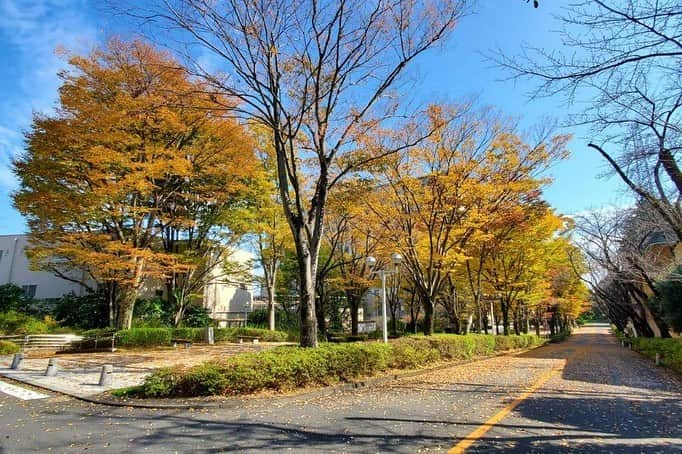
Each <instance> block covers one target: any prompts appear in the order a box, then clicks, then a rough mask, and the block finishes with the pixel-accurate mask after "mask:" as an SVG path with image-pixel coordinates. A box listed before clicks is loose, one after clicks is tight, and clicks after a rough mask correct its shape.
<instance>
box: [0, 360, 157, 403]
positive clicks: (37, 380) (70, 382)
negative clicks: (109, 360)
mask: <svg viewBox="0 0 682 454" xmlns="http://www.w3.org/2000/svg"><path fill="white" fill-rule="evenodd" d="M58 360H59V372H58V373H57V375H56V376H54V377H46V376H45V370H46V369H47V363H48V361H49V359H48V358H28V359H24V361H23V367H22V369H21V370H12V369H10V365H11V363H12V355H6V356H0V377H7V378H10V379H12V380H16V381H20V382H23V383H27V384H29V385H33V386H37V387H40V388H45V389H49V390H52V391H57V392H60V393H63V394H67V395H69V396H73V397H79V398H88V397H91V396H95V395H97V394H101V393H102V392H104V391H108V390H110V389H116V388H124V387H127V386H135V385H139V384H141V383H142V382H143V381H144V379H145V377H146V376H147V375H149V374H150V373H151V372H152V371H153V369H152V368H141V367H135V366H132V365H127V366H126V365H114V372H113V374H112V380H111V384H110V385H109V386H99V384H98V383H99V377H100V372H101V368H102V366H103V365H104V364H105V363H102V364H97V363H94V362H76V361H70V360H69V359H67V358H63V357H58Z"/></svg>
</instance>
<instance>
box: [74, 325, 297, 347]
mask: <svg viewBox="0 0 682 454" xmlns="http://www.w3.org/2000/svg"><path fill="white" fill-rule="evenodd" d="M107 333H109V334H110V333H111V331H108V332H107V331H105V330H91V331H88V332H85V333H84V334H85V335H106V334H107ZM204 333H205V328H131V329H127V330H122V331H118V332H117V333H116V345H119V346H121V347H148V346H154V345H169V344H170V342H171V339H189V340H191V341H192V342H197V343H198V342H204V336H205V334H204ZM213 336H214V339H215V341H216V342H234V341H236V340H237V338H238V337H239V336H258V337H260V338H261V340H262V341H263V342H286V340H287V338H288V335H287V333H284V332H281V331H269V330H263V329H255V328H214V330H213Z"/></svg>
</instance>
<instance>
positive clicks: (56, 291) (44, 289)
mask: <svg viewBox="0 0 682 454" xmlns="http://www.w3.org/2000/svg"><path fill="white" fill-rule="evenodd" d="M27 245H28V235H0V285H4V284H14V285H17V286H19V287H21V288H22V289H23V290H24V293H25V294H26V296H28V297H30V298H36V299H55V298H61V297H62V296H63V295H66V294H69V293H73V294H75V295H83V294H84V293H85V289H84V288H83V286H81V285H79V284H77V283H75V282H71V281H67V280H66V279H62V278H60V277H57V276H55V275H54V274H52V273H49V272H46V271H32V270H31V268H30V263H29V261H28V257H26V252H25V249H26V246H27Z"/></svg>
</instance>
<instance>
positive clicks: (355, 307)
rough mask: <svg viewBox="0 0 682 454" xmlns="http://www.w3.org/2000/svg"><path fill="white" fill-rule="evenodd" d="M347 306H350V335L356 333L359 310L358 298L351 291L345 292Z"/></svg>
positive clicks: (355, 334)
mask: <svg viewBox="0 0 682 454" xmlns="http://www.w3.org/2000/svg"><path fill="white" fill-rule="evenodd" d="M347 296H348V306H349V307H350V333H351V335H352V336H357V335H358V319H359V318H360V317H359V313H358V312H360V298H358V297H357V296H356V295H354V294H353V293H352V292H350V293H348V294H347Z"/></svg>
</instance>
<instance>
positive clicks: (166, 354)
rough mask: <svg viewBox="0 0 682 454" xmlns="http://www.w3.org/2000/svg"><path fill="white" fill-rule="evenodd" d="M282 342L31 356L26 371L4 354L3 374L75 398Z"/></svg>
mask: <svg viewBox="0 0 682 454" xmlns="http://www.w3.org/2000/svg"><path fill="white" fill-rule="evenodd" d="M278 345H282V344H281V343H268V342H261V343H259V344H227V343H225V344H216V345H213V346H208V345H194V346H192V347H191V348H189V349H185V348H182V347H178V348H175V349H171V348H165V349H148V350H130V351H117V352H98V353H77V354H60V355H48V356H42V357H30V356H28V357H27V359H25V360H24V362H23V367H22V370H12V369H10V365H11V364H12V355H6V356H0V377H2V376H4V377H8V378H11V379H13V380H18V381H20V382H24V383H28V384H30V385H35V386H39V387H42V388H47V389H49V390H52V391H57V392H60V393H64V394H67V395H70V396H75V397H91V396H94V395H97V394H100V393H102V392H104V391H107V390H110V389H117V388H124V387H127V386H135V385H139V384H141V383H142V382H143V381H144V379H145V377H146V376H147V375H149V374H150V373H151V372H152V371H153V370H155V369H157V368H159V367H168V366H175V365H180V366H185V367H187V366H192V365H194V364H198V363H201V362H204V361H207V360H209V359H218V358H226V357H229V356H234V355H237V354H240V353H249V352H256V351H260V350H263V349H268V348H273V347H275V346H278ZM51 357H52V358H57V360H58V361H59V366H60V367H59V372H58V374H57V375H56V376H54V377H46V376H45V370H46V369H47V363H48V361H49V358H51ZM105 364H111V365H113V368H114V373H113V375H112V381H111V384H110V385H109V386H99V378H100V372H101V369H102V366H103V365H105Z"/></svg>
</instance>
